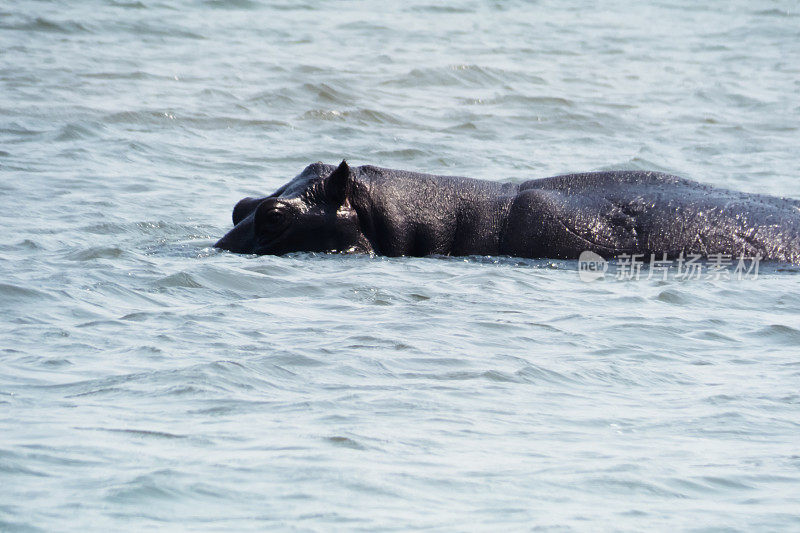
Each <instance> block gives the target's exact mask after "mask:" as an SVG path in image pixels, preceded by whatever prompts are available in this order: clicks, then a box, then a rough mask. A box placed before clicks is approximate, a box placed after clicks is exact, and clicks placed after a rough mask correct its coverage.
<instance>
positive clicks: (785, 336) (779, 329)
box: [752, 324, 800, 346]
mask: <svg viewBox="0 0 800 533" xmlns="http://www.w3.org/2000/svg"><path fill="white" fill-rule="evenodd" d="M752 336H754V337H756V338H760V339H765V340H766V339H768V340H770V341H771V342H777V343H780V344H788V345H791V346H798V345H800V330H798V329H797V328H793V327H791V326H786V325H783V324H771V325H769V326H767V327H764V328H761V329H759V330H757V331H755V332H753V333H752Z"/></svg>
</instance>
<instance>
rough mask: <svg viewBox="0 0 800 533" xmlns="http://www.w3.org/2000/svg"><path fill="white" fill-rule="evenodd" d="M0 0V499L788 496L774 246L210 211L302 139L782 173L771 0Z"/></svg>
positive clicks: (795, 422)
mask: <svg viewBox="0 0 800 533" xmlns="http://www.w3.org/2000/svg"><path fill="white" fill-rule="evenodd" d="M72 4H77V5H70V4H68V3H61V2H39V1H21V0H5V1H4V2H3V4H2V5H0V227H1V228H2V236H1V237H0V487H2V489H1V490H0V530H2V531H39V530H41V531H66V530H75V531H85V530H95V531H108V530H143V529H145V528H147V529H150V528H153V529H156V530H193V531H202V530H217V531H221V530H229V531H242V530H265V529H279V530H301V531H304V530H312V531H313V530H316V531H329V530H361V531H374V530H399V531H405V530H410V529H430V530H440V531H452V530H486V531H497V530H501V529H508V530H529V529H537V530H538V529H541V530H558V531H572V530H575V531H598V530H620V531H642V530H661V531H672V530H698V531H748V532H749V531H789V530H794V531H798V530H800V318H799V317H800V275H799V274H798V268H797V267H791V266H788V267H784V266H781V265H763V268H762V269H761V271H760V273H759V276H758V277H757V278H756V279H744V280H703V279H701V280H681V279H675V278H669V279H667V280H666V281H664V280H660V279H657V278H653V279H646V277H644V276H643V277H642V279H640V280H639V281H635V280H617V279H615V278H614V277H612V276H607V277H606V278H605V279H603V280H598V281H595V282H592V283H584V282H582V281H581V280H580V279H579V276H578V270H577V266H576V263H575V262H564V261H562V262H551V261H546V260H540V261H529V260H514V259H502V258H470V259H466V260H465V259H463V258H423V259H415V258H397V259H387V258H381V257H367V256H339V255H330V256H326V255H308V254H299V255H294V256H290V257H247V256H237V255H232V254H228V253H220V252H218V251H216V250H214V249H213V248H212V247H211V245H212V244H213V242H214V241H215V240H216V239H217V238H218V237H219V236H221V235H222V234H223V233H225V232H226V231H227V230H228V229H229V227H230V213H231V209H232V207H233V205H234V203H235V202H236V201H237V200H238V199H240V198H241V197H243V196H246V195H253V194H263V193H270V192H272V191H273V190H274V189H275V188H277V186H278V185H280V184H282V183H283V182H285V181H287V180H288V179H290V178H291V177H293V176H294V175H295V174H297V173H298V172H299V171H300V170H301V169H302V168H303V167H304V166H305V165H307V164H308V163H311V162H314V161H318V160H322V161H324V162H327V163H337V162H338V161H340V160H341V159H342V158H344V157H346V158H347V159H348V161H349V162H350V163H351V164H353V165H360V164H374V165H379V166H385V167H393V168H402V169H408V170H415V171H422V172H432V173H436V174H457V175H466V176H473V177H480V178H489V179H503V180H524V179H530V178H535V177H543V176H549V175H554V174H557V173H563V172H573V171H588V170H596V169H608V168H633V169H656V170H662V171H667V172H671V173H675V174H679V175H682V176H686V177H690V178H693V179H696V180H699V181H702V182H704V183H711V184H715V185H721V186H726V187H730V188H734V189H739V190H746V191H756V192H765V193H771V194H776V195H781V196H791V197H795V198H799V197H800V158H798V154H800V130H798V126H800V97H798V95H799V94H800V9H798V4H797V3H796V2H795V1H794V0H792V1H743V0H733V1H730V2H711V3H708V4H709V5H708V6H706V5H705V3H699V2H695V1H691V0H657V1H654V2H647V3H645V2H638V3H634V2H622V1H616V2H615V1H610V2H590V1H586V0H568V1H566V2H556V1H551V0H541V1H538V2H521V1H508V2H502V1H495V2H492V1H468V0H461V1H453V2H448V3H447V4H446V5H445V4H443V3H437V2H433V1H429V0H428V1H412V2H405V3H399V2H398V3H386V2H377V1H366V2H333V1H331V2H303V1H299V2H298V1H286V2H277V1H276V2H267V1H266V0H264V1H260V0H232V1H230V2H228V1H224V0H222V1H205V2H203V1H200V0H196V1H191V2H189V1H184V2H166V1H165V2H158V1H150V0H140V1H136V0H130V1H127V0H125V1H123V0H120V1H116V2H106V1H100V0H95V1H85V2H76V3H72Z"/></svg>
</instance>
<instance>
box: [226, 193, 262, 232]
mask: <svg viewBox="0 0 800 533" xmlns="http://www.w3.org/2000/svg"><path fill="white" fill-rule="evenodd" d="M265 199H266V198H251V197H247V198H242V199H241V200H239V202H238V203H237V204H236V206H235V207H234V208H233V225H234V226H235V225H237V224H238V223H239V222H241V221H242V220H244V219H245V218H247V217H248V216H250V213H252V212H253V211H255V210H256V207H258V204H260V203H261V202H263V201H264V200H265Z"/></svg>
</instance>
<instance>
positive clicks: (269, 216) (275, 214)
mask: <svg viewBox="0 0 800 533" xmlns="http://www.w3.org/2000/svg"><path fill="white" fill-rule="evenodd" d="M285 220H286V213H285V212H284V211H282V210H280V209H273V210H271V211H270V212H269V213H266V214H265V215H264V224H266V225H267V226H278V225H280V224H282V223H283V222H284V221H285Z"/></svg>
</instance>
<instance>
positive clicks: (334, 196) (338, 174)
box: [324, 160, 350, 207]
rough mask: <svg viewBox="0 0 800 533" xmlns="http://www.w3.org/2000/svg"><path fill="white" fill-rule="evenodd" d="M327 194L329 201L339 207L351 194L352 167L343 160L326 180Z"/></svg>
mask: <svg viewBox="0 0 800 533" xmlns="http://www.w3.org/2000/svg"><path fill="white" fill-rule="evenodd" d="M324 190H325V196H326V197H327V199H328V201H330V202H331V203H332V204H334V205H336V207H339V206H340V205H342V204H343V203H344V201H345V200H346V199H347V196H348V195H349V194H350V167H349V166H347V161H345V160H342V162H341V163H340V164H339V166H338V167H337V168H336V170H334V171H333V172H332V173H331V175H330V176H328V177H327V178H325V182H324Z"/></svg>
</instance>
